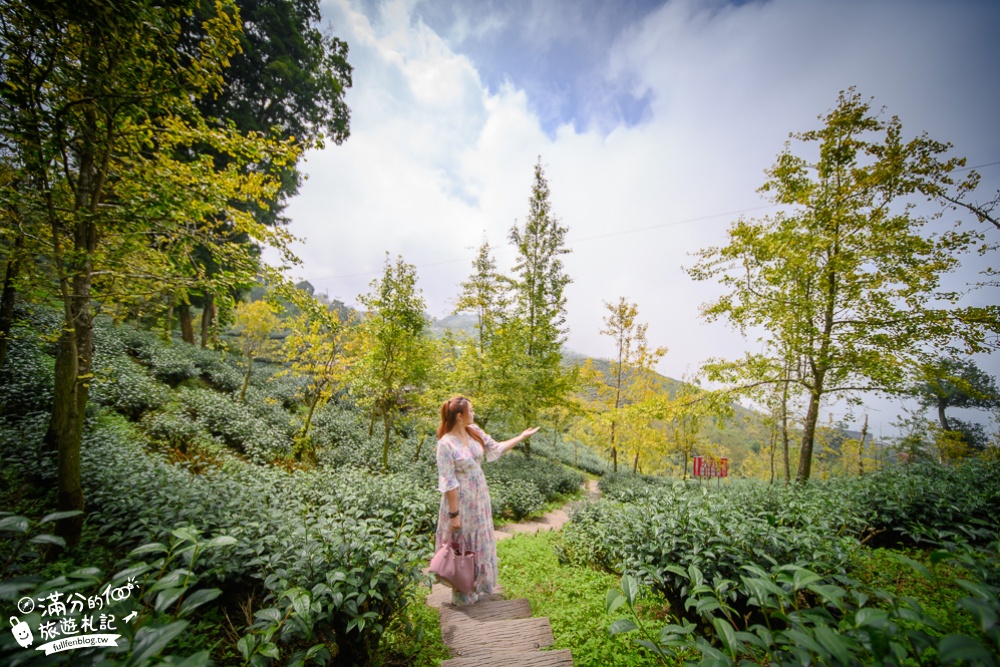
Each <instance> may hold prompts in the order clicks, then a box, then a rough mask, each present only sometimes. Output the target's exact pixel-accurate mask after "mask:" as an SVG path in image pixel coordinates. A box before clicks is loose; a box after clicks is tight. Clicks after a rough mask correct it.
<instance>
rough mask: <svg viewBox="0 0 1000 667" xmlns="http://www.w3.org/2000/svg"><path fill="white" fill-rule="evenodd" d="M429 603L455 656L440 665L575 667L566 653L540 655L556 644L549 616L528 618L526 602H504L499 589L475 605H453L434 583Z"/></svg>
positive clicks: (446, 592)
mask: <svg viewBox="0 0 1000 667" xmlns="http://www.w3.org/2000/svg"><path fill="white" fill-rule="evenodd" d="M427 604H428V605H430V606H431V607H437V608H438V609H439V610H440V613H441V637H442V638H443V639H444V643H445V645H446V646H447V647H448V648H449V649H451V653H452V655H453V656H454V657H453V658H452V659H451V660H445V661H444V662H442V663H441V667H573V656H572V654H571V653H570V652H569V651H568V650H561V651H543V650H541V649H543V648H545V647H547V646H551V645H552V643H553V642H554V641H555V638H554V637H553V636H552V626H551V625H549V619H547V618H532V616H531V604H530V603H529V602H528V600H526V599H524V598H521V599H519V600H504V599H503V590H502V589H501V588H500V587H499V586H498V587H497V591H496V593H494V594H493V595H491V596H490V597H489V598H485V599H483V600H480V601H479V602H477V603H476V604H474V605H468V606H462V607H456V606H454V605H452V604H451V589H450V588H448V587H447V586H442V585H441V584H434V587H433V588H432V589H431V594H430V595H428V596H427Z"/></svg>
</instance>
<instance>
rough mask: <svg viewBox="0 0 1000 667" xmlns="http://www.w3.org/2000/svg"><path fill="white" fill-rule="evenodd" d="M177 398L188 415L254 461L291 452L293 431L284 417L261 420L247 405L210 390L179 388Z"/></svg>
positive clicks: (262, 460)
mask: <svg viewBox="0 0 1000 667" xmlns="http://www.w3.org/2000/svg"><path fill="white" fill-rule="evenodd" d="M177 399H178V404H179V406H180V409H181V410H182V411H183V413H184V414H185V415H186V416H187V417H189V418H190V419H193V420H196V421H198V422H199V423H200V424H202V425H203V426H204V428H205V430H206V431H208V432H209V433H210V434H212V435H214V436H218V437H219V438H221V439H222V440H223V442H225V443H226V444H227V445H228V446H230V447H232V448H233V449H234V450H236V451H239V452H243V453H245V454H247V455H248V456H249V457H250V458H251V459H253V460H255V461H258V462H266V461H270V460H272V459H273V458H274V457H276V456H287V455H289V454H290V453H291V451H292V432H291V428H290V424H289V422H288V419H287V418H284V419H281V420H280V421H279V424H275V423H274V422H275V421H278V420H274V419H272V420H270V421H268V420H266V419H262V418H261V417H260V416H258V415H257V414H255V410H254V409H253V408H251V407H250V406H249V405H248V404H245V403H239V402H238V401H236V400H235V397H231V396H228V395H225V394H219V393H218V392H215V391H212V390H211V389H192V388H187V387H181V388H180V389H179V390H178V391H177ZM264 409H266V407H265V408H264ZM281 422H283V423H281Z"/></svg>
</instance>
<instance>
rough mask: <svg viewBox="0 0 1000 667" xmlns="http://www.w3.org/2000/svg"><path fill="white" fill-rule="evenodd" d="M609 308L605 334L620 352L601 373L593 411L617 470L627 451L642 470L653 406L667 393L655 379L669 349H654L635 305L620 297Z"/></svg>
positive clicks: (606, 307)
mask: <svg viewBox="0 0 1000 667" xmlns="http://www.w3.org/2000/svg"><path fill="white" fill-rule="evenodd" d="M604 308H605V310H606V311H607V312H606V313H605V315H604V328H603V329H601V334H603V335H605V336H610V337H611V339H612V340H613V341H614V345H615V347H614V351H615V352H614V356H613V357H612V359H611V361H610V363H609V364H608V371H607V373H601V372H599V371H598V373H597V374H596V377H595V380H596V383H597V385H596V401H595V403H596V405H595V406H594V411H595V412H596V413H597V415H598V419H599V420H600V421H601V422H602V423H603V424H604V428H605V431H606V434H607V435H606V437H607V440H606V442H605V446H606V448H607V450H608V452H609V453H610V454H611V467H612V470H613V471H614V472H618V454H619V453H620V452H621V451H622V450H623V449H624V450H625V451H626V452H628V453H631V454H633V455H634V457H635V464H634V467H635V468H636V469H637V468H638V461H639V455H640V452H641V451H642V450H643V449H644V448H646V447H644V444H647V441H648V437H647V436H648V433H646V431H647V430H648V429H649V425H650V422H651V421H652V419H653V418H654V417H653V414H652V412H651V411H650V410H649V409H648V404H649V402H650V401H655V400H656V399H657V397H658V394H659V393H660V392H661V391H663V390H662V388H661V387H658V386H657V385H656V384H655V383H652V382H651V380H652V379H653V377H654V368H655V366H656V364H657V363H658V362H659V361H660V359H662V358H663V356H664V355H665V354H666V353H667V349H666V348H665V347H656V348H650V347H649V343H648V341H647V337H646V330H647V329H648V325H647V324H645V323H642V322H640V321H639V320H638V317H639V307H638V306H637V305H636V304H634V303H631V302H629V301H628V299H626V298H625V297H619V299H618V301H617V302H616V303H609V302H607V301H606V302H604Z"/></svg>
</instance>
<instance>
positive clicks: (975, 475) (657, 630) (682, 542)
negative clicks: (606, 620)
mask: <svg viewBox="0 0 1000 667" xmlns="http://www.w3.org/2000/svg"><path fill="white" fill-rule="evenodd" d="M998 475H1000V470H998V467H997V464H996V463H995V462H986V461H973V462H969V463H967V464H965V465H961V466H956V467H954V468H949V469H943V468H941V467H940V466H926V467H917V466H912V467H902V468H896V469H888V470H885V471H883V472H881V473H878V474H875V475H870V476H868V477H865V478H860V479H858V478H854V479H850V480H846V479H845V480H837V481H834V482H829V483H822V484H820V483H812V484H810V485H808V486H803V487H795V486H791V487H785V486H784V485H777V486H774V485H765V484H757V483H753V484H748V483H744V484H732V485H727V486H724V487H722V488H721V489H718V490H717V489H712V490H709V488H707V487H703V486H699V485H696V484H688V485H685V484H683V483H669V484H664V483H662V482H659V481H644V480H641V479H633V480H620V479H614V478H612V479H609V480H607V484H605V485H604V488H605V492H606V497H607V499H606V500H604V501H602V502H599V503H595V504H592V505H588V506H584V507H583V508H582V509H581V510H580V511H579V512H577V513H576V514H575V515H574V517H573V521H572V522H571V523H570V524H569V525H568V526H567V527H566V529H565V530H564V539H563V542H562V544H561V545H560V547H559V549H560V554H561V557H562V558H563V559H564V561H566V562H569V563H575V564H587V565H591V566H594V567H598V568H601V569H603V570H606V571H609V572H614V573H618V574H621V575H622V579H621V582H620V586H619V587H617V588H616V589H615V590H613V591H612V592H611V594H610V595H609V597H608V602H607V606H608V610H609V611H615V610H619V609H623V610H627V611H628V615H629V616H630V618H623V619H620V620H619V621H616V623H615V624H614V625H612V631H613V632H616V633H635V634H636V635H637V636H638V637H639V638H638V640H637V641H639V642H640V643H641V645H642V646H644V647H646V648H647V650H650V651H653V652H654V653H655V654H657V655H660V656H661V657H663V659H664V662H665V663H667V664H673V663H674V662H675V661H676V660H677V659H678V657H679V656H683V655H686V654H688V652H689V651H691V650H692V649H696V650H697V652H698V653H699V654H700V659H699V660H700V662H699V660H695V661H693V662H695V663H698V664H706V665H708V664H736V663H740V662H744V661H749V662H751V663H759V662H766V663H769V664H816V663H823V664H869V663H873V662H874V663H879V664H937V663H938V662H941V663H947V664H951V663H960V662H963V661H966V662H967V663H970V664H995V657H994V656H995V655H996V654H997V652H998V650H1000V627H998V626H997V621H996V619H997V617H998V604H997V592H998V587H997V584H998V580H1000V558H998V555H1000V549H998V547H1000V535H998V529H997V524H996V522H995V520H993V521H991V520H990V517H991V516H996V512H997V511H998V510H1000V503H998V501H1000V495H998V493H997V492H998V489H1000V476H998ZM876 542H877V543H879V544H880V545H881V546H882V547H885V546H891V547H892V548H893V549H894V551H893V552H891V553H892V555H891V559H892V560H893V561H894V562H896V563H897V568H896V571H897V572H899V571H901V569H902V570H903V571H905V570H909V571H910V572H911V577H914V578H917V579H919V580H921V581H923V582H924V585H922V586H916V585H913V584H907V585H903V584H902V583H900V582H901V581H905V580H906V578H905V577H904V578H898V577H897V579H896V580H891V581H890V580H885V579H881V578H878V577H873V576H871V574H870V566H871V565H870V564H871V562H872V559H873V558H876V557H878V558H883V559H884V558H886V557H887V556H886V555H885V552H873V551H871V548H870V546H869V545H871V544H873V543H876ZM900 549H907V550H909V551H905V552H901V551H899V550H900ZM913 550H916V551H913ZM907 553H909V554H910V555H909V556H908V555H907ZM872 554H878V555H877V556H873V555H872ZM911 556H917V557H918V558H919V559H918V558H914V557H911ZM921 561H923V562H921ZM865 573H867V574H865ZM946 579H947V581H948V582H949V585H948V586H945V585H943V584H939V585H935V584H934V583H933V582H935V581H936V580H941V581H942V582H943V581H945V580H946ZM644 590H649V591H653V592H655V593H656V594H657V595H658V596H661V597H662V598H663V599H666V600H667V602H668V603H669V606H670V616H671V618H670V621H669V622H667V623H661V624H654V625H651V624H648V623H644V622H642V620H641V619H639V618H638V617H636V616H635V614H634V609H635V605H636V604H637V603H638V602H639V600H640V599H641V597H642V596H641V591H644ZM947 591H950V592H947ZM941 595H944V597H943V598H942V597H940V596H941ZM623 605H624V607H623Z"/></svg>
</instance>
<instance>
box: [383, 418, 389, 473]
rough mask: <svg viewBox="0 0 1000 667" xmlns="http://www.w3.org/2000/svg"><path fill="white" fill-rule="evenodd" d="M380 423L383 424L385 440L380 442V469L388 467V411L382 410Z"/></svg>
mask: <svg viewBox="0 0 1000 667" xmlns="http://www.w3.org/2000/svg"><path fill="white" fill-rule="evenodd" d="M382 425H383V426H385V440H383V442H382V470H388V469H389V427H390V425H391V420H390V418H389V411H388V410H383V411H382Z"/></svg>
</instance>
